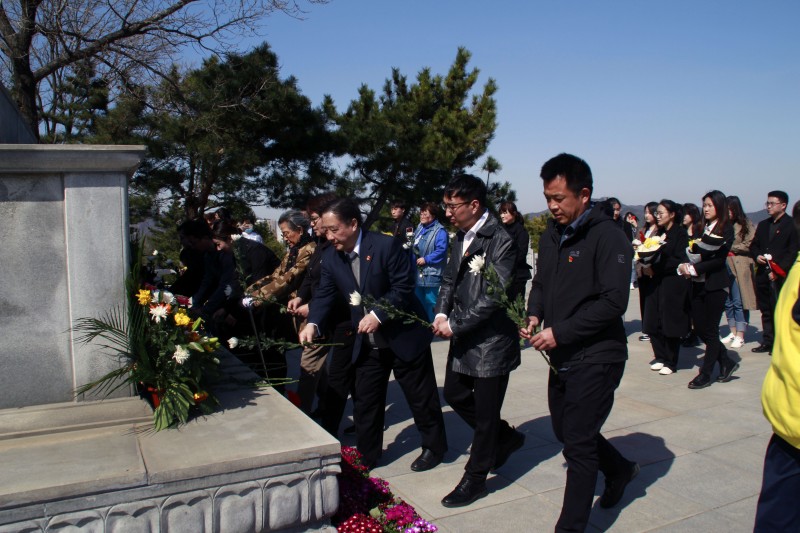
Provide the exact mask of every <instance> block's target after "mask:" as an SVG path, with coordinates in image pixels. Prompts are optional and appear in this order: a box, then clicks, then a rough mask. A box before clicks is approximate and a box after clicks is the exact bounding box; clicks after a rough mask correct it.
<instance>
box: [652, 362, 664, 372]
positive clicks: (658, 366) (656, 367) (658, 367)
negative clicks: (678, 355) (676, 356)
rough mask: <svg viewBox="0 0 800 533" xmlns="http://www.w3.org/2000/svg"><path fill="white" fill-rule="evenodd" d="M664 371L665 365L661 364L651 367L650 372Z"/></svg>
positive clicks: (654, 364)
mask: <svg viewBox="0 0 800 533" xmlns="http://www.w3.org/2000/svg"><path fill="white" fill-rule="evenodd" d="M663 369H664V363H661V362H658V363H653V364H652V365H650V370H663Z"/></svg>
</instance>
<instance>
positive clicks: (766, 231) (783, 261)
mask: <svg viewBox="0 0 800 533" xmlns="http://www.w3.org/2000/svg"><path fill="white" fill-rule="evenodd" d="M788 204H789V195H787V194H786V193H785V192H783V191H772V192H770V193H768V194H767V203H766V204H765V207H766V208H767V214H769V218H767V219H764V220H762V221H761V222H759V223H758V226H757V227H756V234H755V236H754V237H753V242H752V243H751V244H750V253H752V254H753V257H755V259H756V301H757V303H758V310H759V311H761V329H762V339H761V344H760V345H758V346H756V347H755V348H753V351H754V352H756V353H764V352H769V353H770V354H771V353H772V341H773V340H774V338H775V327H774V325H773V322H772V314H773V312H774V311H775V304H776V303H777V302H778V293H779V292H780V290H781V286H783V280H784V278H783V277H782V276H780V275H778V274H776V273H775V272H772V269H770V268H768V265H767V257H766V256H771V257H772V261H773V262H774V263H775V264H777V265H778V266H779V267H780V268H781V270H783V272H784V273H786V272H788V271H789V268H791V266H792V264H793V263H794V260H795V258H796V257H797V247H798V242H797V232H796V231H795V229H794V224H793V223H792V217H789V216H786V206H787V205H788Z"/></svg>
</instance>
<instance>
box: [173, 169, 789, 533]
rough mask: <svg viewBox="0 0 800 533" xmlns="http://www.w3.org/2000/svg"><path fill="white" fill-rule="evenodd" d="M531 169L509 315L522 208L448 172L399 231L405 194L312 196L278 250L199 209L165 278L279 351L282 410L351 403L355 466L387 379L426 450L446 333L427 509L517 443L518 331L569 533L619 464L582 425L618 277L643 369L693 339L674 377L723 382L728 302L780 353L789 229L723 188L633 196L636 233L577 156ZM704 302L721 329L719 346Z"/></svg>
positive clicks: (613, 339)
mask: <svg viewBox="0 0 800 533" xmlns="http://www.w3.org/2000/svg"><path fill="white" fill-rule="evenodd" d="M541 178H542V183H543V193H544V196H545V198H546V200H547V204H548V209H549V211H550V213H551V214H552V218H551V220H550V221H549V222H548V225H547V229H546V230H545V232H544V234H543V235H542V237H541V240H540V242H539V253H538V258H537V262H536V267H537V268H536V270H535V275H534V276H533V278H532V282H531V289H530V294H529V297H528V300H527V310H526V313H525V314H526V318H525V320H524V322H525V324H524V326H521V325H520V324H519V323H517V322H515V321H514V320H512V319H511V318H510V316H509V314H508V313H507V309H506V305H507V302H509V301H514V300H515V299H517V298H521V297H524V296H525V295H526V287H527V285H528V283H529V281H530V280H531V277H532V276H531V266H530V265H529V264H528V262H527V257H528V250H529V244H530V243H529V239H530V238H529V235H528V232H527V231H526V230H525V227H524V225H523V220H522V216H521V214H520V213H519V211H518V210H517V207H516V205H514V203H513V202H503V203H502V204H500V206H499V208H498V210H497V211H498V213H497V215H495V214H494V213H493V212H492V210H491V209H490V208H489V205H488V202H487V196H486V195H487V191H486V186H485V184H484V182H483V181H482V180H480V179H479V178H476V177H474V176H470V175H466V174H464V175H459V176H456V177H455V178H453V179H452V180H451V181H450V182H449V183H448V184H447V186H446V187H445V189H444V195H443V198H442V202H426V203H423V204H422V205H420V206H418V207H419V224H417V225H414V224H413V223H412V222H411V218H410V216H409V214H410V213H409V206H408V205H407V204H405V203H404V202H402V201H396V202H394V203H392V204H391V217H392V225H391V227H390V229H389V231H387V232H386V233H380V232H375V231H371V230H369V229H366V228H364V227H363V219H362V215H361V211H360V206H359V204H358V203H357V202H356V201H355V200H353V199H350V198H339V197H336V196H335V195H333V194H330V193H328V194H323V195H319V196H315V197H312V198H310V199H309V201H308V202H307V205H305V206H303V209H302V210H289V211H287V212H285V213H283V214H282V215H281V216H280V218H279V220H278V225H279V228H280V231H281V234H282V236H283V239H284V241H285V242H286V243H287V245H288V251H287V253H286V254H285V256H284V257H283V258H278V257H276V256H275V254H274V253H272V252H271V251H270V250H269V249H268V248H266V247H265V246H264V245H263V244H262V243H261V242H259V241H258V239H256V238H254V237H253V235H252V233H253V232H252V220H244V221H240V224H238V225H237V224H235V223H233V222H232V221H230V220H229V219H226V218H225V217H224V216H222V217H220V216H219V215H218V216H216V217H215V219H214V220H209V221H205V220H192V221H187V222H184V223H183V224H181V226H180V227H179V235H180V238H181V243H182V244H183V247H184V249H183V251H182V252H181V261H182V262H183V263H184V264H185V265H186V266H187V267H188V268H187V269H186V270H185V271H184V273H183V274H182V276H181V277H180V278H179V279H178V280H177V281H176V283H175V285H173V287H172V289H173V290H177V289H176V287H178V288H179V289H180V290H177V292H180V293H183V294H192V307H191V310H190V312H191V314H193V315H194V316H200V317H203V318H204V319H205V321H206V323H207V326H208V328H209V329H210V330H211V331H212V332H214V333H215V334H217V335H218V336H220V337H221V338H222V339H227V338H230V337H236V336H239V337H245V336H250V335H253V334H254V333H257V334H258V335H259V336H260V337H262V338H269V339H284V340H287V341H295V342H298V344H299V345H301V346H302V353H301V355H300V377H299V380H298V384H297V395H298V398H299V406H300V408H301V409H302V410H303V411H304V412H306V413H307V414H309V415H310V416H312V417H313V418H315V419H316V420H317V421H318V422H319V423H320V424H321V426H322V427H324V428H325V429H326V430H327V431H328V432H330V433H331V434H332V435H334V436H336V437H338V435H339V432H340V426H341V423H342V419H343V414H344V412H345V406H346V403H347V400H348V397H349V398H352V402H353V421H354V427H353V428H350V430H351V431H353V432H354V433H355V438H356V442H357V447H358V450H359V451H360V453H361V454H362V456H363V461H364V464H365V465H366V466H367V467H368V468H371V467H373V466H375V465H376V464H378V463H379V461H380V459H381V454H382V451H383V429H384V413H385V405H386V394H387V387H388V383H389V378H390V375H391V374H392V373H394V376H395V379H396V380H397V382H398V384H399V385H400V387H401V389H402V392H403V394H404V397H405V399H406V402H407V403H408V405H409V407H410V410H411V412H412V415H413V418H414V424H415V427H416V429H417V431H418V432H419V435H420V442H421V451H420V454H419V456H418V457H417V458H416V459H415V460H414V461H413V462H412V464H411V465H410V468H411V470H412V471H425V470H429V469H432V468H435V467H436V466H437V465H439V464H440V463H441V462H442V460H443V459H444V456H445V454H446V452H447V450H448V441H447V434H446V430H445V424H444V418H443V416H442V407H441V402H440V398H439V393H438V389H437V385H436V378H435V374H434V365H433V357H432V352H431V341H432V340H433V337H434V336H436V337H439V338H440V339H444V340H446V341H447V342H448V343H449V350H448V356H447V366H446V371H445V380H444V400H445V401H446V402H447V403H448V404H449V405H450V406H451V407H452V408H453V410H454V411H455V413H456V414H457V415H458V416H460V417H461V418H462V419H463V420H464V421H465V422H466V423H467V424H468V425H469V426H470V427H471V428H472V430H473V434H472V439H471V447H470V457H469V460H468V461H467V464H466V466H465V472H464V474H463V477H462V478H461V480H460V481H459V482H458V483H457V484H456V485H455V488H454V489H453V490H452V491H451V492H450V493H449V494H447V495H444V497H443V499H442V505H444V506H446V507H460V506H465V505H469V504H471V503H472V502H474V501H475V500H477V499H479V498H481V497H483V496H485V495H486V494H487V488H486V479H487V476H488V475H489V473H490V472H491V471H493V470H495V469H497V468H499V467H501V466H502V465H503V464H504V463H505V462H506V461H507V460H508V458H509V457H510V456H511V454H513V453H514V452H515V451H516V450H518V449H519V448H521V447H522V446H523V444H524V441H525V436H524V434H523V433H521V432H519V431H518V430H516V429H515V428H514V427H512V426H511V425H509V424H508V423H507V422H506V421H505V420H503V419H502V417H501V409H502V405H503V400H504V397H505V394H506V389H507V386H508V382H509V377H510V374H511V372H512V371H513V370H514V369H515V368H517V367H518V366H519V364H520V350H521V348H520V339H521V338H522V339H524V340H526V341H527V342H528V343H529V344H530V345H531V346H532V347H534V348H535V349H537V350H541V351H543V352H544V353H546V354H547V356H548V357H549V362H550V371H549V374H548V385H547V390H548V405H549V408H550V415H551V420H552V425H553V429H554V433H555V435H556V437H557V438H558V440H559V441H560V442H561V443H563V446H564V448H563V455H564V457H565V459H566V463H567V482H566V488H565V492H564V500H563V506H562V512H561V515H560V517H559V519H558V522H557V524H556V528H555V529H556V531H583V530H584V529H585V528H586V526H587V524H588V519H589V513H590V511H591V506H592V499H593V495H594V487H595V483H596V480H597V477H598V472H602V473H603V476H604V479H605V489H604V492H603V494H602V495H601V497H600V506H601V507H606V508H607V507H613V506H615V505H616V504H617V503H618V502H619V501H620V499H621V498H622V496H623V493H624V490H625V487H626V486H627V485H628V483H630V481H631V480H632V479H633V478H634V477H635V476H636V475H637V474H638V472H639V465H638V464H636V463H635V462H634V461H631V460H629V459H627V458H625V457H623V456H622V455H621V454H620V453H619V451H618V450H616V448H615V447H614V446H613V445H612V444H611V443H609V442H608V441H607V440H606V439H605V438H604V437H603V436H602V435H601V433H600V431H601V428H602V426H603V423H604V422H605V420H606V419H607V417H608V416H609V414H610V412H611V408H612V406H613V401H614V391H615V390H616V388H617V387H618V385H619V383H620V380H621V379H622V375H623V372H624V368H625V365H626V361H627V358H628V350H627V334H626V331H625V327H624V323H623V317H624V314H625V312H626V309H627V306H628V300H629V297H630V291H629V288H631V287H634V286H638V288H639V294H640V301H639V304H640V306H641V316H642V334H643V336H642V337H640V338H641V339H642V340H648V341H649V342H650V343H651V345H652V349H653V354H654V359H653V361H651V363H650V367H651V369H652V370H654V371H657V372H658V373H659V374H660V375H670V374H673V373H675V372H676V371H677V370H678V368H679V365H678V362H679V352H680V349H681V347H682V345H684V344H686V343H689V342H693V341H692V338H691V336H692V335H696V336H697V338H699V339H700V340H701V341H702V342H703V343H704V344H705V354H704V357H703V363H702V366H701V368H700V371H699V373H698V375H697V376H696V377H695V378H694V379H692V380H691V382H689V388H691V389H701V388H705V387H708V386H709V385H710V384H711V380H712V376H713V374H714V372H715V369H716V367H719V369H718V371H717V374H716V381H717V382H723V383H724V382H727V381H729V380H730V379H731V377H732V375H733V373H734V372H735V371H736V370H737V369H738V367H739V362H738V361H737V359H736V358H734V357H732V356H731V354H730V352H729V351H728V347H729V346H730V347H732V348H739V347H741V346H742V344H743V342H744V334H745V332H746V330H747V327H748V322H749V317H748V310H750V309H753V308H754V307H755V306H757V307H758V309H759V310H760V311H761V316H762V321H763V324H762V331H763V338H762V342H761V344H759V346H758V347H757V348H754V349H753V351H754V352H765V353H766V352H769V353H772V351H773V349H774V348H777V347H780V346H782V344H781V340H780V339H781V337H780V333H779V334H778V340H777V341H776V334H775V329H776V328H775V326H774V324H775V323H776V322H779V321H780V320H781V318H782V317H781V316H780V315H778V316H777V317H775V315H774V311H775V309H776V305H777V302H778V298H779V296H780V295H781V287H782V282H783V280H784V277H785V276H786V273H787V272H789V270H790V267H791V265H792V264H793V262H794V261H795V259H796V257H797V252H798V234H797V231H796V229H795V227H794V225H793V223H792V221H791V217H790V216H787V215H786V209H787V205H788V197H787V195H786V193H784V192H782V191H772V192H770V193H768V195H767V203H766V207H767V212H768V214H769V215H770V217H769V218H768V219H766V220H765V221H762V222H761V223H759V224H758V226H757V227H755V226H754V225H753V224H752V223H751V222H750V221H749V220H748V219H747V217H746V216H745V214H744V212H743V209H742V206H741V202H740V201H739V199H738V198H737V197H735V196H729V197H726V196H725V195H724V194H723V193H722V192H720V191H711V192H709V193H707V194H706V195H705V196H704V197H703V198H702V208H698V207H697V206H695V205H694V204H679V203H676V202H674V201H672V200H668V199H664V200H661V201H660V202H651V203H648V204H647V205H646V207H645V214H644V221H643V223H644V225H643V226H642V227H641V228H640V227H639V225H638V220H637V219H636V217H635V215H633V214H632V213H627V214H626V215H625V216H624V217H623V216H620V210H621V204H620V202H619V201H618V200H617V199H615V198H611V199H608V200H606V201H603V202H595V201H593V200H592V191H593V185H594V183H593V178H592V173H591V170H590V168H589V166H588V164H586V162H585V161H583V160H581V159H580V158H578V157H575V156H572V155H569V154H561V155H558V156H556V157H554V158H552V159H551V160H549V161H547V162H546V163H545V164H544V165H543V167H542V171H541ZM799 205H800V203H798V205H796V206H795V211H798V206H799ZM701 209H702V211H701ZM701 212H702V214H701ZM223 214H224V212H223ZM442 215H443V216H442ZM446 223H449V225H450V226H451V227H453V228H455V230H456V232H455V234H454V235H452V236H451V235H449V234H448V230H447V228H446V226H445V224H446ZM248 230H249V231H248ZM248 234H250V236H248ZM634 254H636V255H634ZM794 270H795V271H796V270H797V268H795V269H794ZM498 291H501V292H503V291H504V292H505V295H506V296H507V298H500V297H498ZM794 295H795V297H796V287H795V288H794ZM504 302H506V303H504ZM795 307H796V306H795ZM281 311H284V312H281ZM723 312H724V313H726V317H727V322H728V325H729V334H728V335H727V336H724V337H722V338H721V337H720V332H719V323H720V320H721V317H722V314H723ZM239 355H241V356H243V357H244V356H245V354H242V353H239ZM266 361H267V368H266V369H265V371H266V373H267V375H268V376H269V377H270V378H271V379H276V380H277V382H276V383H280V382H281V381H280V380H281V379H282V378H285V377H286V368H287V364H286V354H285V350H283V349H279V348H272V349H269V350H267V354H266ZM276 388H277V389H278V390H279V391H281V392H284V388H283V387H282V386H278V387H276ZM345 431H348V430H347V429H345ZM776 438H778V439H781V438H786V439H787V440H788V442H789V443H790V446H795V449H794V452H795V455H794V456H793V459H794V460H795V461H797V455H796V452H797V450H796V445H797V439H798V437H797V434H796V432H794V433H792V434H791V436H790V437H786V435H785V432H783V433H781V432H779V431H778V430H776ZM781 449H783V448H781ZM798 464H800V462H798ZM765 484H766V477H765ZM773 506H775V504H774V503H773Z"/></svg>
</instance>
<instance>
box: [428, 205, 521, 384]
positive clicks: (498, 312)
mask: <svg viewBox="0 0 800 533" xmlns="http://www.w3.org/2000/svg"><path fill="white" fill-rule="evenodd" d="M463 242H464V232H463V231H459V232H458V235H457V237H456V239H455V240H454V242H453V246H452V249H451V250H450V261H449V262H448V263H447V268H446V269H445V271H444V277H443V279H442V285H441V287H440V289H439V299H438V300H437V302H436V308H435V313H436V314H439V313H443V314H445V315H447V317H448V321H449V324H450V328H451V329H452V330H453V338H452V339H451V341H450V352H449V354H448V357H449V360H450V361H449V364H451V365H452V369H453V371H455V372H458V373H460V374H466V375H468V376H473V377H478V378H490V377H496V376H502V375H505V374H508V373H509V372H511V371H512V370H513V369H515V368H517V367H518V366H519V363H520V347H519V328H518V327H517V326H516V325H515V324H514V322H513V321H512V320H511V319H510V318H508V315H507V314H506V312H505V310H504V309H503V308H502V307H501V306H500V304H499V303H498V299H497V298H496V296H495V295H493V294H490V293H489V291H488V290H487V289H488V288H489V283H488V282H487V280H486V276H485V275H484V273H483V272H484V271H481V273H473V272H471V270H470V266H469V265H470V262H471V261H472V260H473V259H474V258H475V257H476V256H482V257H483V260H484V269H485V268H486V267H487V266H488V265H490V264H491V265H492V266H493V267H494V270H495V272H497V275H498V277H499V279H500V282H501V283H503V284H504V285H506V286H508V285H509V284H510V283H511V281H512V280H513V279H514V271H515V264H516V260H517V248H516V244H515V243H514V241H513V240H512V239H511V236H510V235H509V234H508V233H507V232H506V231H505V230H504V229H503V228H502V226H501V224H500V222H499V221H498V220H497V219H496V218H495V217H493V216H491V215H489V218H488V219H487V220H486V223H485V224H484V225H483V227H481V229H479V230H478V232H477V234H476V235H475V238H474V239H473V240H472V243H470V246H469V249H467V250H466V251H464V250H463ZM465 252H466V253H465Z"/></svg>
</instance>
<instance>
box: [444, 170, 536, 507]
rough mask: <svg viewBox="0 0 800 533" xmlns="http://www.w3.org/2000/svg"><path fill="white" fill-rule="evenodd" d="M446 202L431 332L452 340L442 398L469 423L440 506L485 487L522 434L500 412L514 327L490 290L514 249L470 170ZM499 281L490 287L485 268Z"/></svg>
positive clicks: (510, 272)
mask: <svg viewBox="0 0 800 533" xmlns="http://www.w3.org/2000/svg"><path fill="white" fill-rule="evenodd" d="M444 205H445V207H446V209H447V210H446V214H447V216H448V217H449V218H450V222H451V223H452V224H453V225H455V226H456V227H457V228H458V229H459V230H460V231H459V232H458V236H457V238H456V240H455V242H454V243H453V247H452V250H451V254H450V261H449V262H448V264H447V268H446V269H445V272H444V277H443V279H442V285H441V288H440V289H439V298H438V300H437V302H436V307H435V310H434V311H435V313H436V318H435V320H434V323H433V331H434V333H435V334H436V335H438V336H440V337H442V338H445V339H451V340H450V352H449V353H448V357H447V374H446V375H445V382H444V397H445V400H446V401H447V403H449V404H450V405H451V406H452V407H453V410H454V411H455V412H456V413H458V415H459V416H460V417H461V418H462V419H464V421H465V422H466V423H467V424H469V425H470V427H472V428H473V430H474V434H473V438H472V449H471V452H470V457H469V461H467V465H466V467H465V468H464V470H465V473H464V476H463V478H462V479H461V481H460V482H459V483H458V485H457V486H456V488H455V490H453V491H452V492H451V493H450V494H448V495H447V496H445V498H444V499H443V500H442V505H444V506H445V507H460V506H463V505H469V504H470V503H472V502H474V501H475V500H477V499H478V498H481V497H483V496H485V495H486V494H487V491H486V477H487V475H488V474H489V471H490V470H491V469H493V468H499V467H500V466H502V465H503V463H505V462H506V460H507V459H508V456H509V455H511V453H512V452H514V451H515V450H517V449H519V448H520V447H521V446H522V444H523V443H524V441H525V436H524V435H523V434H522V433H520V432H518V431H516V430H514V429H513V428H512V427H511V426H509V425H508V422H506V421H505V420H502V419H501V418H500V409H501V407H502V406H503V399H504V398H505V393H506V388H507V386H508V377H509V374H510V372H511V371H512V370H513V369H515V368H516V367H517V366H519V363H520V348H519V338H518V335H517V329H518V328H517V326H516V325H515V324H514V322H513V321H512V320H511V319H510V318H508V316H507V315H506V312H505V310H504V309H503V308H502V307H501V305H500V303H499V299H498V297H497V295H496V293H495V294H492V292H493V291H499V290H506V289H508V287H509V285H510V284H511V283H512V281H513V280H514V275H515V267H516V259H517V248H516V245H515V243H514V241H513V239H512V238H511V236H510V235H509V234H508V233H507V232H506V231H505V230H504V229H503V227H502V224H501V223H500V222H499V221H498V220H497V219H496V218H495V217H494V216H492V215H491V214H490V213H489V210H488V209H486V185H485V184H484V183H483V181H482V180H480V179H478V178H476V177H474V176H469V175H463V176H459V177H456V178H454V179H453V180H451V181H450V183H449V184H448V185H447V186H446V187H445V190H444ZM490 265H491V267H492V268H494V271H495V273H496V274H497V278H498V280H499V282H498V283H497V284H498V285H500V286H499V287H492V286H491V285H490V282H489V278H487V272H486V269H487V268H490Z"/></svg>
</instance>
